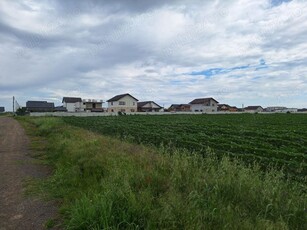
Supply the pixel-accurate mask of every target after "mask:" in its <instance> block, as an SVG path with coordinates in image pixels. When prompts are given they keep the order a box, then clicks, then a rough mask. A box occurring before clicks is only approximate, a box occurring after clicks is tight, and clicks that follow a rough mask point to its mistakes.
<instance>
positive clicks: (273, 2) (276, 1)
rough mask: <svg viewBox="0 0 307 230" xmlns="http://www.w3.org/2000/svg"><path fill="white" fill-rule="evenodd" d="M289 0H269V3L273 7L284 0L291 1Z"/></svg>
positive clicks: (284, 0)
mask: <svg viewBox="0 0 307 230" xmlns="http://www.w3.org/2000/svg"><path fill="white" fill-rule="evenodd" d="M291 1H292V0H271V5H272V6H273V7H275V6H279V5H281V4H283V3H284V2H291Z"/></svg>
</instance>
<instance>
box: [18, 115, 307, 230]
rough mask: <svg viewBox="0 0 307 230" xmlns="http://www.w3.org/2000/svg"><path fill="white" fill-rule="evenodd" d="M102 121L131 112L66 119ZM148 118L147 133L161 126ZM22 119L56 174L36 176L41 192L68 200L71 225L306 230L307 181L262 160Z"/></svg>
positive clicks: (66, 211)
mask: <svg viewBox="0 0 307 230" xmlns="http://www.w3.org/2000/svg"><path fill="white" fill-rule="evenodd" d="M129 118H130V119H132V121H135V123H136V124H138V122H136V121H137V119H136V118H135V117H129ZM137 118H138V119H140V120H142V119H145V118H143V117H137ZM103 119H106V120H108V121H109V122H112V121H114V120H112V119H116V121H119V120H120V119H124V120H125V121H127V120H126V119H128V118H126V117H124V118H119V117H118V118H117V117H116V118H95V119H89V118H86V119H77V118H73V119H65V120H66V122H68V121H70V122H75V123H76V124H79V125H80V124H81V123H79V121H87V124H88V125H90V124H91V123H92V122H94V121H95V122H98V123H96V128H97V129H96V130H99V128H101V127H99V126H98V125H102V124H103ZM148 119H149V121H151V122H152V123H150V122H149V124H148V123H147V125H148V127H149V128H148V129H147V131H148V133H150V130H153V132H155V129H160V130H161V129H162V128H161V127H159V125H157V124H156V123H154V120H155V119H158V118H155V117H150V118H148ZM151 119H152V120H151ZM163 119H168V121H169V122H171V120H172V119H170V118H169V117H165V118H163ZM174 119H179V120H180V119H184V120H185V119H187V120H189V119H191V117H176V118H175V117H174ZM195 119H196V118H195ZM197 119H200V118H197ZM20 120H21V121H22V122H23V124H24V125H25V126H26V127H27V129H28V130H29V133H30V134H31V135H32V139H33V138H34V139H35V140H36V141H38V139H37V138H40V139H41V143H45V144H43V145H42V144H39V145H38V144H36V148H37V147H38V146H39V150H40V151H43V152H45V154H43V157H44V159H45V160H46V161H47V162H48V163H49V164H51V165H53V167H54V173H53V175H52V176H51V177H50V179H48V180H47V181H41V182H38V183H37V185H36V186H37V190H39V191H41V192H42V193H47V194H49V195H50V197H51V198H53V199H54V198H56V199H59V200H60V201H61V202H62V204H63V206H62V209H61V211H62V213H63V216H64V220H65V227H66V228H67V229H102V228H107V229H223V228H227V229H307V219H306V208H307V197H306V189H307V186H306V184H305V183H301V182H297V181H293V180H290V179H285V178H284V174H283V172H282V171H279V170H275V169H273V168H272V169H270V170H267V171H266V172H264V171H262V170H261V169H260V167H259V165H258V164H257V163H253V164H251V165H250V166H249V167H247V166H246V165H245V164H242V163H240V161H239V160H238V159H236V158H232V159H229V157H228V156H226V155H224V156H222V157H218V155H216V154H215V152H214V151H212V150H211V149H210V148H206V149H203V150H202V152H203V153H204V154H206V157H203V156H202V155H201V154H198V153H196V152H195V153H192V152H189V151H188V150H182V149H175V148H173V147H171V148H166V147H163V146H160V147H159V148H155V147H153V146H151V147H147V146H143V145H138V144H134V143H127V142H125V141H121V140H119V139H116V138H112V137H106V136H102V135H100V134H97V133H93V132H91V131H86V130H84V129H81V128H78V127H72V126H70V125H67V124H65V123H64V122H63V120H62V119H60V118H21V119H20ZM184 120H182V123H183V122H184ZM177 122H178V120H177ZM194 122H195V121H194ZM113 123H114V124H115V125H116V124H118V123H116V122H113ZM120 123H121V124H124V123H125V122H123V121H122V122H120ZM208 123H209V124H210V122H208ZM150 124H151V125H150ZM80 126H81V125H80ZM103 126H104V125H102V127H103ZM88 127H89V126H88ZM91 127H93V126H91ZM116 127H118V128H119V126H116ZM211 127H213V125H211ZM175 128H176V127H175ZM136 130H137V129H136ZM165 130H167V129H165ZM171 133H172V132H170V134H171ZM162 134H163V133H162ZM164 137H165V138H167V136H166V134H165V133H164ZM170 138H172V136H171V135H170ZM159 143H160V142H159ZM42 146H45V148H44V149H43V150H42Z"/></svg>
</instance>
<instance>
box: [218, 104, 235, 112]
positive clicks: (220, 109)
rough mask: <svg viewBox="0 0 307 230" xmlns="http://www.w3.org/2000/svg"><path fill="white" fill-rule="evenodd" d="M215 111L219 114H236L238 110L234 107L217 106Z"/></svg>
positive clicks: (226, 105)
mask: <svg viewBox="0 0 307 230" xmlns="http://www.w3.org/2000/svg"><path fill="white" fill-rule="evenodd" d="M217 111H220V112H238V108H237V107H235V106H230V105H228V104H218V105H217Z"/></svg>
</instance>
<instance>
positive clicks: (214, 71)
mask: <svg viewBox="0 0 307 230" xmlns="http://www.w3.org/2000/svg"><path fill="white" fill-rule="evenodd" d="M251 68H254V69H255V70H256V71H257V70H260V69H266V68H268V66H267V64H266V62H265V60H264V59H263V58H262V59H260V60H259V64H257V65H243V66H235V67H231V68H210V69H206V70H202V71H193V72H191V73H187V74H188V75H192V76H206V77H207V78H211V77H212V76H214V75H218V74H225V73H230V72H232V71H235V70H244V69H251Z"/></svg>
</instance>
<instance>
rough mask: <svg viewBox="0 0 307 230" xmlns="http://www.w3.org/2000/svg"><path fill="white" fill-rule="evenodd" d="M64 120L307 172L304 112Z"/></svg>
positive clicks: (129, 136)
mask: <svg viewBox="0 0 307 230" xmlns="http://www.w3.org/2000/svg"><path fill="white" fill-rule="evenodd" d="M63 119H64V121H65V122H67V123H69V124H71V125H74V126H78V127H82V128H85V129H88V130H91V131H95V132H98V133H101V134H105V135H111V136H116V137H120V138H122V139H127V140H129V141H132V142H136V143H143V144H146V145H154V146H156V147H159V146H168V147H170V148H172V147H175V148H184V149H188V150H190V151H194V152H198V153H200V154H205V152H206V150H207V149H208V148H210V149H212V150H213V151H214V152H215V153H216V154H218V155H219V154H222V155H223V154H227V155H230V156H238V157H239V158H242V159H243V160H244V161H247V162H254V161H257V162H259V163H260V164H261V165H262V166H265V167H266V166H268V165H277V166H279V167H283V168H285V169H286V171H288V172H290V173H291V174H294V175H300V176H303V177H305V176H306V175H307V116H306V115H305V114H267V115H264V114H240V115H238V114H235V115H234V114H231V115H162V116H143V115H130V116H112V117H86V118H79V117H78V118H77V117H65V118H63Z"/></svg>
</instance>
